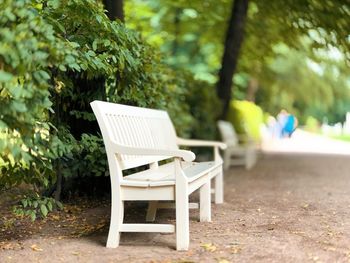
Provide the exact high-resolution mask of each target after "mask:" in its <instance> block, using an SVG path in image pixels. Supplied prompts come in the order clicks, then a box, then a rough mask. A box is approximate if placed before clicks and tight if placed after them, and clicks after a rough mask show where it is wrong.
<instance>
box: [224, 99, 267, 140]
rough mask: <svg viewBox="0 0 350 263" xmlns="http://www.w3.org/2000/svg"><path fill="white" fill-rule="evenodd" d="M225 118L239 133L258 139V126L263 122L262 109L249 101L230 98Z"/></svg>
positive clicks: (259, 136)
mask: <svg viewBox="0 0 350 263" xmlns="http://www.w3.org/2000/svg"><path fill="white" fill-rule="evenodd" d="M227 120H228V121H230V122H231V123H232V124H233V126H234V127H235V130H236V132H237V133H239V134H246V135H248V136H249V137H251V138H253V139H255V140H258V141H259V140H260V138H261V135H260V126H261V124H262V123H263V122H264V115H263V111H262V109H261V108H260V107H259V106H257V105H256V104H254V103H253V102H250V101H245V100H242V101H240V100H232V101H231V103H230V108H229V112H228V115H227Z"/></svg>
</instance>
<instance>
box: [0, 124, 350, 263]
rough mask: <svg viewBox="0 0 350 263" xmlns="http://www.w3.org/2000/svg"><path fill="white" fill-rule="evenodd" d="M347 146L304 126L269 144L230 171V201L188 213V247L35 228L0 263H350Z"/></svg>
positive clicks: (130, 216)
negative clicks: (201, 215) (250, 162)
mask: <svg viewBox="0 0 350 263" xmlns="http://www.w3.org/2000/svg"><path fill="white" fill-rule="evenodd" d="M348 147H349V144H348V143H341V142H338V141H334V140H329V139H325V138H320V137H319V136H314V135H312V134H309V133H305V132H303V131H298V132H297V133H296V134H295V137H293V138H291V139H286V140H282V141H279V142H271V141H270V142H268V143H267V142H265V143H264V144H263V148H264V150H265V152H264V153H263V154H262V155H261V156H260V159H259V161H258V163H257V165H256V166H255V167H254V168H253V169H252V170H250V171H246V170H244V169H243V168H232V169H231V170H230V171H229V172H227V173H226V174H225V203H224V204H222V205H213V211H212V214H213V222H211V223H200V222H198V211H197V210H191V213H190V217H191V223H190V231H191V234H190V238H191V244H190V250H189V251H187V252H177V251H175V250H174V244H175V243H174V242H175V235H173V234H156V233H126V234H123V235H122V239H121V247H120V248H117V249H107V248H105V247H104V242H105V240H106V235H107V229H108V224H106V225H105V227H104V228H102V232H100V231H96V232H93V233H92V234H89V235H85V236H81V237H76V238H71V237H64V238H62V237H61V236H62V233H60V232H58V233H56V232H52V231H51V234H50V235H48V234H46V233H47V232H44V231H43V232H41V233H37V234H35V235H34V236H33V237H31V238H27V239H24V240H22V241H21V242H22V243H21V249H17V250H16V249H15V250H2V251H1V250H0V262H23V260H24V259H25V261H26V262H98V263H100V262H221V263H224V262H350V219H349V218H350V172H349V171H350V157H349V156H348V155H346V153H348V152H349V149H348ZM316 149H319V150H322V151H321V152H322V154H319V153H316ZM334 153H337V154H336V155H335V154H334ZM194 199H196V198H195V197H194ZM80 213H82V215H83V217H85V220H87V221H89V220H91V218H94V217H97V219H96V222H98V220H99V219H101V218H104V217H106V216H107V218H108V215H109V206H108V205H107V206H104V207H98V206H97V207H92V208H88V209H82V211H81V212H80ZM144 215H145V205H142V204H140V205H137V206H130V207H129V210H128V212H127V215H126V218H127V220H128V221H130V222H132V221H135V220H137V219H140V218H144ZM173 218H174V211H172V210H162V211H160V212H159V219H158V222H174V220H173ZM81 220H82V221H81V222H83V221H84V218H83V219H81ZM96 222H95V223H96ZM43 229H44V228H43ZM46 231H47V230H46ZM57 231H61V230H60V229H58V230H57ZM60 237H61V238H60ZM13 242H15V241H13ZM33 244H35V245H36V246H37V247H39V248H40V250H35V249H34V250H33V248H31V246H33Z"/></svg>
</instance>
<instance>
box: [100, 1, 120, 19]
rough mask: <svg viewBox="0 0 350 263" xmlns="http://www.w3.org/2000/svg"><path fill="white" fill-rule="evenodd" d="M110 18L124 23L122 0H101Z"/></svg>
mask: <svg viewBox="0 0 350 263" xmlns="http://www.w3.org/2000/svg"><path fill="white" fill-rule="evenodd" d="M103 4H104V6H105V8H106V10H107V16H108V17H109V19H110V20H115V19H119V20H120V21H122V22H123V23H124V8H123V0H103Z"/></svg>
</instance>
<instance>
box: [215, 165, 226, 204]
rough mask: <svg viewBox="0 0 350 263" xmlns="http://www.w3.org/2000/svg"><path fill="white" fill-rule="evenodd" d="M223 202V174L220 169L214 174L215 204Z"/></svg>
mask: <svg viewBox="0 0 350 263" xmlns="http://www.w3.org/2000/svg"><path fill="white" fill-rule="evenodd" d="M223 202H224V174H223V171H222V169H221V171H220V173H219V174H218V175H216V176H215V204H222V203H223Z"/></svg>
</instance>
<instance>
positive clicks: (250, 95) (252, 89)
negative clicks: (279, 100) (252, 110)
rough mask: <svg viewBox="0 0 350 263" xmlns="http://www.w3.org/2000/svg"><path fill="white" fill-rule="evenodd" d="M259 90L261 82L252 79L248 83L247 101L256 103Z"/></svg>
mask: <svg viewBox="0 0 350 263" xmlns="http://www.w3.org/2000/svg"><path fill="white" fill-rule="evenodd" d="M258 88H259V82H258V80H257V79H256V78H251V79H250V80H249V83H248V89H247V95H246V99H247V100H248V101H251V102H255V95H256V92H257V91H258Z"/></svg>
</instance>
